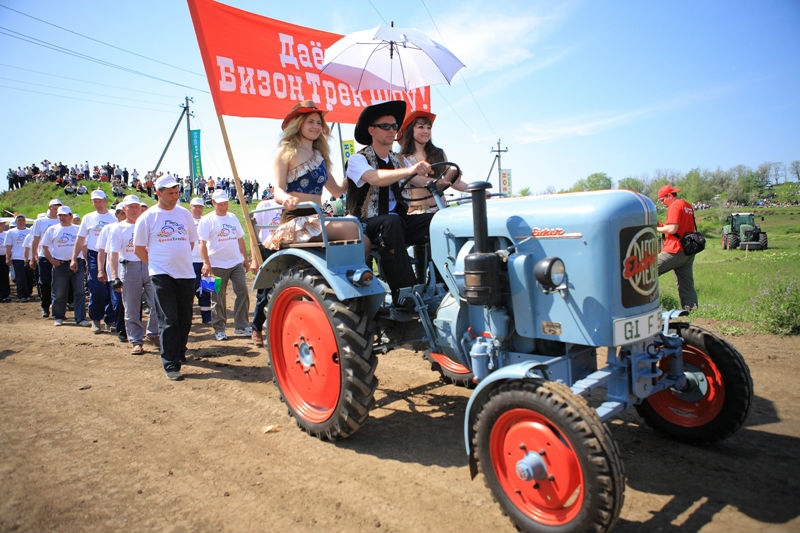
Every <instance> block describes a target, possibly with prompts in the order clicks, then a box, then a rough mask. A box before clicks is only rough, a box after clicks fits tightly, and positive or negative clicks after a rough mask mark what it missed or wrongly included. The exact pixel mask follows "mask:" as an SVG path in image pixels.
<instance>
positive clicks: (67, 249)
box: [41, 219, 83, 263]
mask: <svg viewBox="0 0 800 533" xmlns="http://www.w3.org/2000/svg"><path fill="white" fill-rule="evenodd" d="M42 220H44V219H42ZM77 238H78V226H75V225H73V224H70V225H69V226H62V225H61V224H56V225H54V226H50V227H49V228H47V231H45V232H44V235H43V236H42V240H41V243H42V247H45V246H47V249H48V250H49V251H50V255H51V256H52V257H53V258H54V259H58V260H59V261H65V262H67V263H69V261H70V260H71V259H72V249H73V247H74V246H75V240H76V239H77ZM78 258H79V259H83V252H80V253H79V254H78Z"/></svg>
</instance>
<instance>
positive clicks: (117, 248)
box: [106, 220, 141, 263]
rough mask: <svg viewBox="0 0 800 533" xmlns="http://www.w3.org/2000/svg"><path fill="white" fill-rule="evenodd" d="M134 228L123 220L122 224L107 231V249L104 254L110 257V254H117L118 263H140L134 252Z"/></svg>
mask: <svg viewBox="0 0 800 533" xmlns="http://www.w3.org/2000/svg"><path fill="white" fill-rule="evenodd" d="M134 227H135V226H134V225H133V224H131V223H130V222H128V221H127V220H123V221H122V222H120V223H118V224H115V225H114V227H113V228H112V229H111V230H109V235H108V242H109V249H108V250H106V253H107V254H109V256H110V255H111V254H112V253H114V252H117V253H118V254H119V261H120V263H121V262H122V261H141V259H139V257H138V256H137V255H136V253H135V251H134V250H135V247H134V245H133V229H134Z"/></svg>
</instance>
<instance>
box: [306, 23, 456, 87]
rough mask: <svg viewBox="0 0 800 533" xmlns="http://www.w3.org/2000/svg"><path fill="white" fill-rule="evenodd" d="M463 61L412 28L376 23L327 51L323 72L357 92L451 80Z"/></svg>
mask: <svg viewBox="0 0 800 533" xmlns="http://www.w3.org/2000/svg"><path fill="white" fill-rule="evenodd" d="M462 68H464V64H463V63H462V62H461V61H459V60H458V58H457V57H456V56H454V55H453V53H452V52H450V50H448V49H447V48H445V47H444V46H442V45H441V44H439V43H437V42H436V41H433V40H431V39H430V38H429V37H427V36H426V35H425V34H424V33H422V32H421V31H419V30H416V29H413V28H395V27H394V26H389V27H387V26H378V27H377V28H373V29H371V30H363V31H358V32H355V33H351V34H349V35H345V36H344V37H342V38H341V39H339V40H338V41H336V42H335V43H333V44H332V45H331V46H330V47H329V48H328V49H327V50H325V63H324V64H323V66H322V71H321V73H322V74H325V75H327V76H331V77H333V78H337V79H339V80H342V81H344V82H346V83H348V84H350V86H351V87H353V89H355V90H356V91H363V90H366V89H403V90H406V91H408V90H411V89H416V88H417V87H427V86H428V85H435V84H438V83H450V80H451V79H453V76H454V75H455V73H456V72H458V71H459V70H460V69H462Z"/></svg>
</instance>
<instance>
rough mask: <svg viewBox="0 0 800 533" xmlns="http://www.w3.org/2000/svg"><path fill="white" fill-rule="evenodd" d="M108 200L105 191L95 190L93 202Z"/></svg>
mask: <svg viewBox="0 0 800 533" xmlns="http://www.w3.org/2000/svg"><path fill="white" fill-rule="evenodd" d="M106 198H108V196H106V193H105V191H103V189H95V190H93V191H92V196H91V199H92V200H105V199H106Z"/></svg>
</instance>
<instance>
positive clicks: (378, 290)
mask: <svg viewBox="0 0 800 533" xmlns="http://www.w3.org/2000/svg"><path fill="white" fill-rule="evenodd" d="M309 266H310V267H311V268H313V269H314V270H316V271H317V272H319V274H320V275H321V276H322V277H324V278H325V281H326V282H327V283H328V285H330V287H331V289H333V291H334V292H335V293H336V297H337V298H338V299H339V300H340V301H345V300H350V299H353V298H369V299H370V300H374V301H375V305H373V306H369V307H370V308H373V307H374V308H375V309H377V306H379V305H380V302H382V301H383V298H384V296H385V295H386V290H385V289H384V288H383V285H381V284H380V283H379V282H378V280H377V279H373V281H372V283H371V284H370V285H364V286H356V285H354V284H353V283H352V282H351V281H350V279H349V278H348V273H349V272H352V271H353V270H355V269H357V268H367V267H366V265H365V264H360V265H359V264H353V265H348V266H340V267H337V268H335V269H331V268H329V267H328V262H327V261H326V258H325V254H324V249H322V248H320V249H316V248H286V249H283V250H279V251H277V252H275V253H273V254H271V255H270V256H269V257H267V259H266V261H264V263H263V264H262V265H261V268H260V269H259V270H258V273H257V274H256V278H255V281H253V290H258V289H269V288H271V287H272V284H273V283H274V282H275V279H276V278H277V277H278V276H280V274H281V273H282V272H284V271H286V270H289V269H290V268H294V267H299V268H304V267H309Z"/></svg>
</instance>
